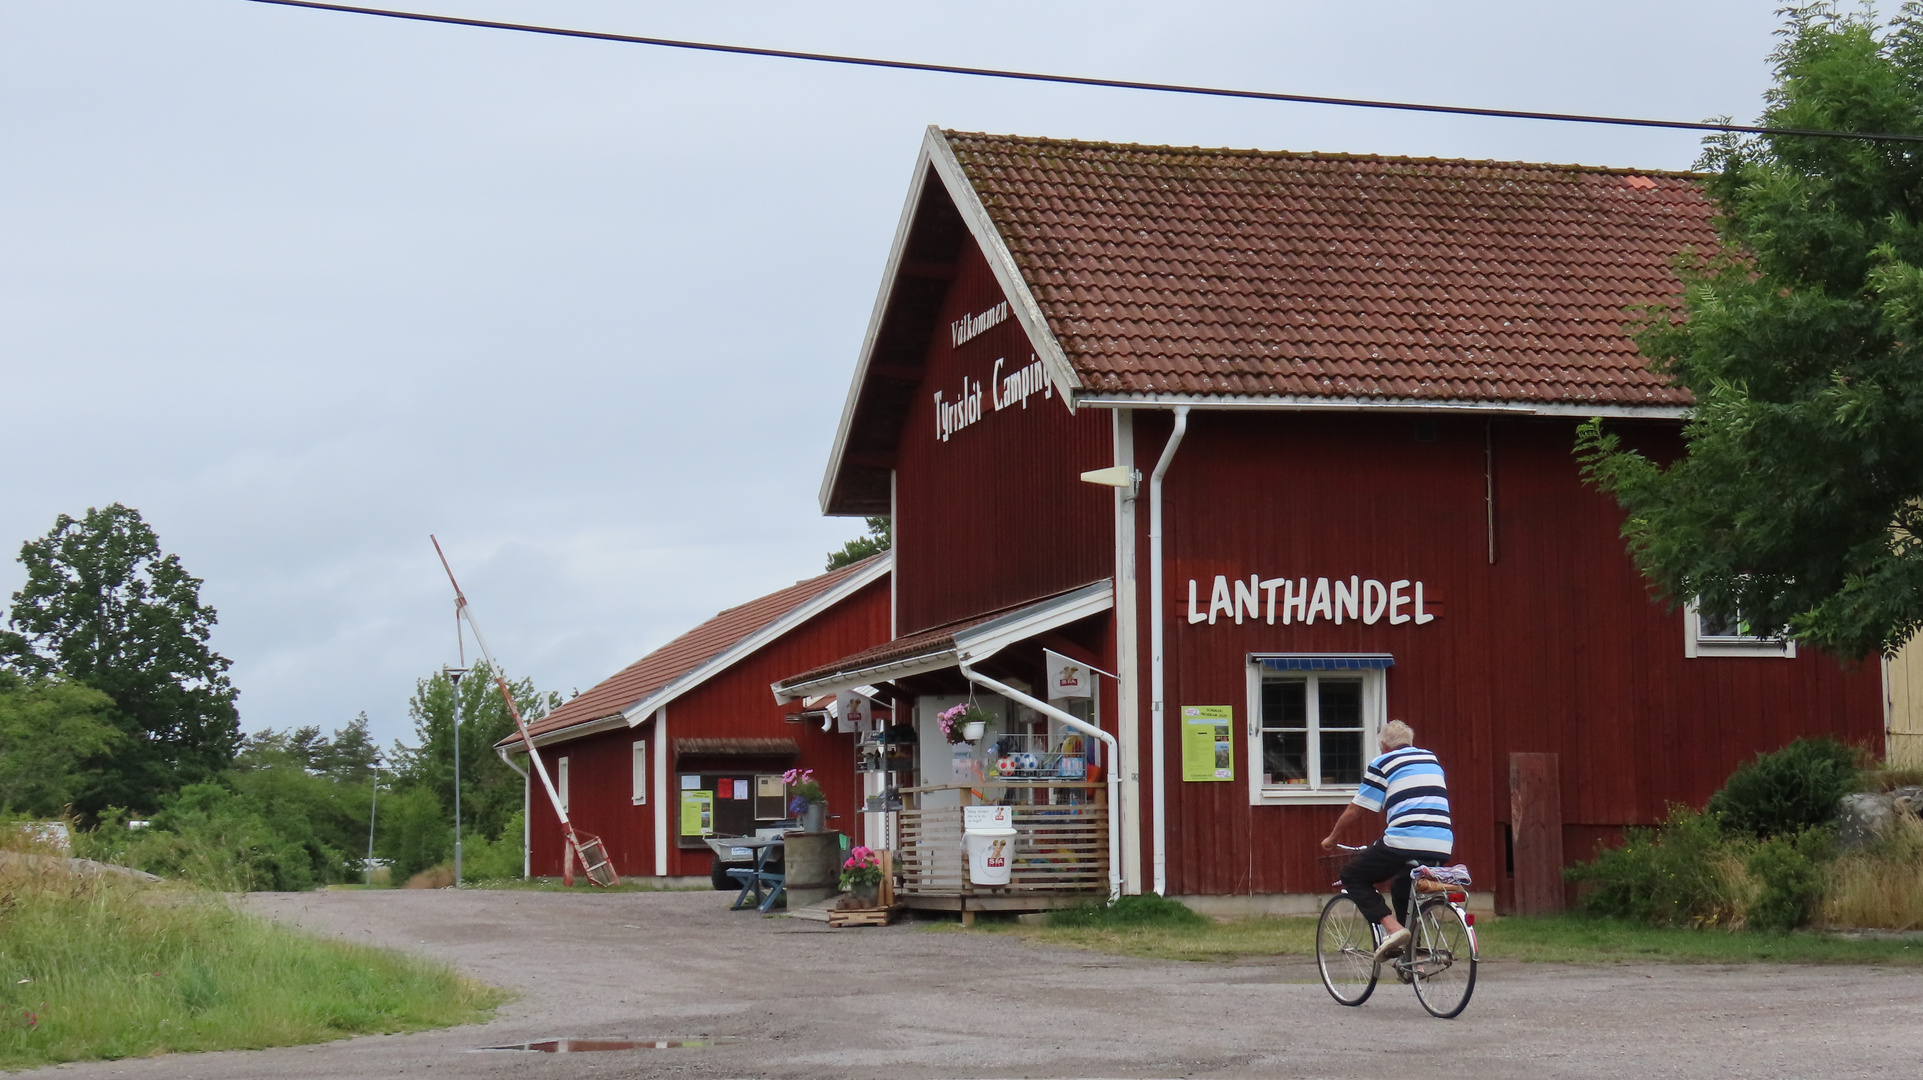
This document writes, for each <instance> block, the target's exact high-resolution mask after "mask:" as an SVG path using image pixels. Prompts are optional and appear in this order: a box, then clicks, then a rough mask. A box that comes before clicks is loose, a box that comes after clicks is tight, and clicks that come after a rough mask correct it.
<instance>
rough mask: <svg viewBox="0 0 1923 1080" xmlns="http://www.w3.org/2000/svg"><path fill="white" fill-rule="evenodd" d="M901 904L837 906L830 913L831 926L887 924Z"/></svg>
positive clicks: (829, 922)
mask: <svg viewBox="0 0 1923 1080" xmlns="http://www.w3.org/2000/svg"><path fill="white" fill-rule="evenodd" d="M900 910H901V905H899V904H897V905H895V906H894V907H876V908H836V909H834V910H832V911H830V912H829V913H828V925H829V926H837V927H840V926H887V925H888V924H889V923H891V922H894V921H895V914H896V913H897V912H899V911H900Z"/></svg>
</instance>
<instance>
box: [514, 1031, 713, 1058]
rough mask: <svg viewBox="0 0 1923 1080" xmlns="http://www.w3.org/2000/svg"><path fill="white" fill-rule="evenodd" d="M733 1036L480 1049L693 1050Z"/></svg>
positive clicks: (570, 1051) (551, 1051) (550, 1042)
mask: <svg viewBox="0 0 1923 1080" xmlns="http://www.w3.org/2000/svg"><path fill="white" fill-rule="evenodd" d="M735 1041H736V1040H735V1039H734V1038H733V1037H732V1036H727V1035H723V1036H719V1037H716V1038H712V1039H542V1040H540V1041H539V1042H524V1043H511V1044H509V1045H507V1046H482V1047H478V1048H477V1049H479V1050H525V1051H531V1052H533V1053H537V1054H584V1053H591V1052H594V1051H597V1050H696V1049H700V1048H702V1047H708V1046H726V1045H728V1044H729V1043H732V1042H735Z"/></svg>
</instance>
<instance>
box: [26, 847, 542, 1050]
mask: <svg viewBox="0 0 1923 1080" xmlns="http://www.w3.org/2000/svg"><path fill="white" fill-rule="evenodd" d="M505 999H506V995H505V994H504V993H503V992H501V991H498V990H495V989H492V988H490V987H487V986H484V985H482V984H480V983H478V982H475V981H474V980H472V979H468V978H466V977H464V976H461V975H459V974H457V973H455V972H454V971H452V970H450V969H449V968H447V967H445V966H442V965H438V964H434V963H430V962H428V961H425V960H421V959H417V958H413V957H408V956H404V955H401V954H398V953H391V952H386V951H382V950H379V949H373V948H369V947H367V946H362V945H352V944H347V943H344V942H337V941H330V940H326V939H323V938H317V937H312V936H309V935H306V934H302V933H299V932H297V931H294V930H290V929H287V928H285V927H281V926H277V925H274V924H272V923H270V922H267V921H266V920H264V919H260V918H256V917H254V916H251V915H247V914H244V913H242V912H239V911H236V910H235V909H234V908H233V907H232V906H231V905H230V904H229V903H228V902H227V901H225V900H224V899H223V898H221V897H219V896H218V895H215V894H210V893H206V892H202V891H198V890H193V889H189V888H186V887H182V886H170V885H141V884H137V883H133V882H126V881H121V880H117V879H113V878H95V879H85V878H76V877H75V876H73V875H72V874H71V873H68V872H66V871H65V870H64V868H63V869H61V870H58V871H55V870H51V869H43V870H41V871H38V872H34V871H26V870H19V869H12V870H9V871H8V872H6V873H4V874H0V1068H4V1069H22V1068H30V1067H33V1066H38V1065H49V1064H54V1063H57V1062H63V1061H86V1060H98V1059H114V1058H125V1057H144V1056H151V1055H155V1054H163V1053H171V1052H177V1051H192V1050H235V1049H255V1048H260V1047H267V1046H289V1045H295V1044H300V1043H313V1042H323V1041H326V1040H330V1039H337V1038H343V1037H345V1036H349V1035H357V1034H365V1033H372V1032H398V1031H414V1030H420V1029H423V1028H434V1027H446V1026H450V1025H454V1024H462V1023H469V1022H473V1021H477V1020H481V1019H484V1018H486V1017H487V1016H488V1015H489V1014H490V1013H492V1011H493V1010H494V1008H495V1006H497V1005H499V1004H500V1003H501V1002H502V1001H504V1000H505Z"/></svg>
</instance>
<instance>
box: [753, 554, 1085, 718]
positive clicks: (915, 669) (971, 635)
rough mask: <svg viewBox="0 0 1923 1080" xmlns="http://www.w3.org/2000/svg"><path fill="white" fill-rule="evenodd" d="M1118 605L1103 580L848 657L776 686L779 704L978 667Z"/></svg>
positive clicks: (785, 680)
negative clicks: (1030, 640) (1018, 644)
mask: <svg viewBox="0 0 1923 1080" xmlns="http://www.w3.org/2000/svg"><path fill="white" fill-rule="evenodd" d="M1114 606H1115V585H1114V580H1113V579H1112V578H1103V579H1102V580H1100V581H1097V582H1094V583H1092V584H1089V585H1084V586H1082V587H1081V588H1079V589H1071V590H1070V591H1068V592H1065V593H1061V594H1058V595H1056V596H1051V597H1049V598H1048V599H1046V600H1041V601H1038V602H1036V603H1033V604H1026V605H1023V606H1022V607H1018V608H1015V609H1013V610H1011V611H1005V612H1000V613H996V614H992V615H984V616H981V617H979V618H975V619H969V620H966V621H964V622H959V623H954V624H951V625H949V626H939V627H936V628H934V629H932V630H924V631H922V632H921V633H918V634H910V635H908V636H907V637H901V638H896V639H895V640H893V641H890V642H888V643H887V644H884V645H877V646H875V647H874V648H872V649H864V650H862V651H861V652H858V653H855V654H853V655H851V656H844V657H842V658H841V659H839V660H836V661H835V662H834V663H831V664H824V665H822V666H821V667H818V668H816V669H814V670H813V671H805V672H803V673H801V674H799V675H796V676H793V677H792V678H788V679H783V680H782V681H780V682H778V683H775V684H774V686H773V689H774V693H775V700H776V701H778V702H781V703H783V704H786V703H787V702H790V701H795V700H797V699H801V698H811V697H816V696H818V695H822V694H832V693H836V692H839V691H842V690H852V689H856V688H870V687H872V686H873V685H874V684H876V683H881V682H887V681H890V680H894V679H905V678H908V677H909V676H911V675H922V674H926V673H928V672H931V671H941V670H943V669H946V668H953V667H958V666H960V665H962V664H973V663H977V662H979V661H981V660H985V659H987V658H988V657H990V656H993V655H995V654H996V653H998V652H1000V651H1001V650H1002V649H1004V648H1007V647H1008V646H1010V645H1013V644H1015V643H1016V642H1018V641H1023V640H1026V639H1028V638H1031V637H1034V636H1035V635H1037V634H1044V633H1047V632H1048V631H1050V630H1053V629H1056V628H1057V627H1061V626H1067V625H1068V624H1069V623H1072V622H1075V621H1076V620H1078V619H1086V618H1088V617H1089V616H1090V615H1099V614H1101V613H1102V612H1104V611H1107V610H1109V609H1110V608H1112V607H1114Z"/></svg>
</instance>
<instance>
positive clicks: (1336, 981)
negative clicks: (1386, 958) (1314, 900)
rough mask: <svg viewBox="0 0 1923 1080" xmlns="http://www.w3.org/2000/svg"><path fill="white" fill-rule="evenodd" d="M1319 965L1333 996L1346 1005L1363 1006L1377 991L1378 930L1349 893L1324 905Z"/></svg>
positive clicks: (1318, 940) (1319, 928) (1319, 927)
mask: <svg viewBox="0 0 1923 1080" xmlns="http://www.w3.org/2000/svg"><path fill="white" fill-rule="evenodd" d="M1315 963H1316V966H1317V967H1318V968H1320V969H1321V970H1322V985H1323V986H1326V987H1328V988H1329V996H1330V997H1332V998H1334V999H1336V1000H1337V1001H1339V1002H1341V1003H1342V1004H1344V1005H1360V1004H1362V1003H1363V1002H1365V1001H1367V1000H1369V995H1370V994H1372V993H1374V992H1375V980H1376V963H1375V930H1374V928H1373V927H1371V926H1370V925H1369V920H1368V918H1367V917H1365V916H1364V915H1363V914H1362V909H1361V908H1359V907H1357V906H1356V904H1355V901H1354V900H1351V899H1349V897H1348V895H1347V894H1346V893H1345V894H1342V895H1339V896H1335V897H1332V898H1331V899H1330V900H1329V902H1328V903H1327V904H1324V905H1323V906H1322V918H1321V920H1320V921H1319V922H1317V923H1316V924H1315Z"/></svg>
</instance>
